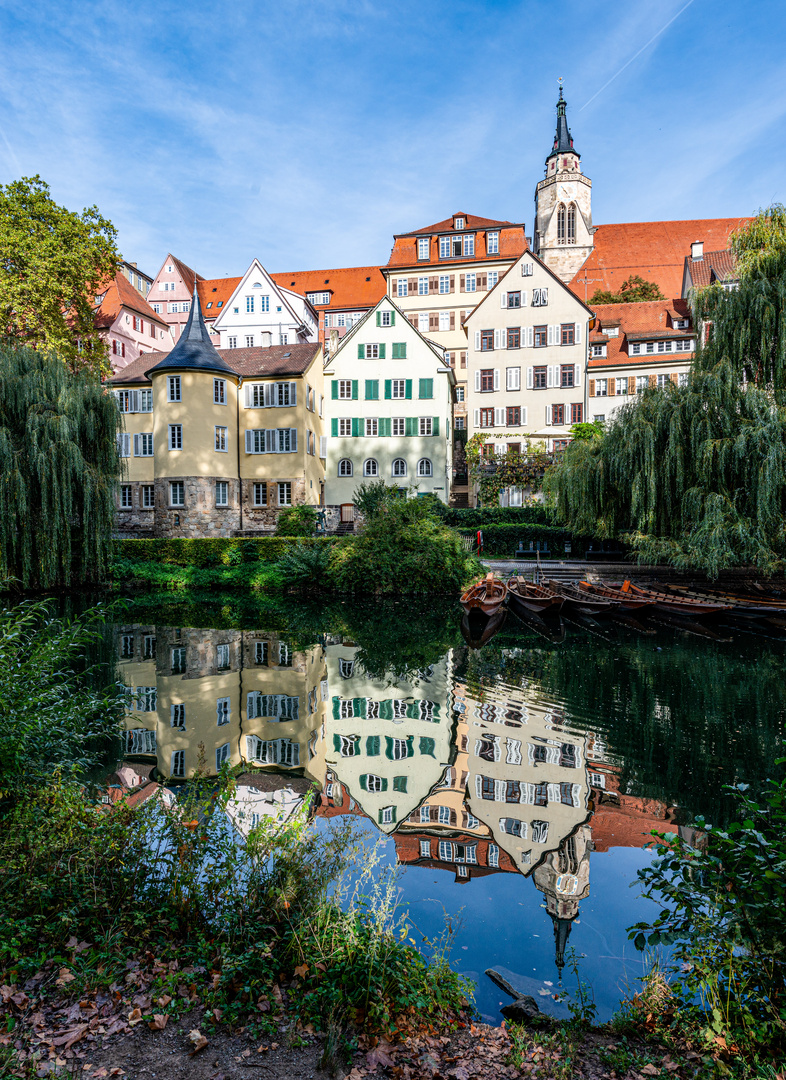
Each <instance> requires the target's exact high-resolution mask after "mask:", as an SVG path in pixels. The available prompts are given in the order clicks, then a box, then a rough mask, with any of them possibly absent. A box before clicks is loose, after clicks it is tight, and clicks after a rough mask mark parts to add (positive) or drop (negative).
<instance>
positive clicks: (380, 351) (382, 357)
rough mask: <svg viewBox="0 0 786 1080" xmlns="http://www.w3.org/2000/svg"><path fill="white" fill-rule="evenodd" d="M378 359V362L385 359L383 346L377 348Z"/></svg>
mask: <svg viewBox="0 0 786 1080" xmlns="http://www.w3.org/2000/svg"><path fill="white" fill-rule="evenodd" d="M379 358H380V360H384V359H385V346H384V345H380V347H379Z"/></svg>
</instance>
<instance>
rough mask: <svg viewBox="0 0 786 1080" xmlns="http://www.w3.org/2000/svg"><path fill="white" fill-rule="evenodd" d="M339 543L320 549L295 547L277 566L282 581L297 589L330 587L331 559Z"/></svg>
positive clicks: (322, 545) (332, 543) (321, 546)
mask: <svg viewBox="0 0 786 1080" xmlns="http://www.w3.org/2000/svg"><path fill="white" fill-rule="evenodd" d="M338 542H339V541H336V540H331V541H330V543H327V544H320V545H319V546H318V547H293V548H291V549H290V550H289V551H287V552H285V554H284V555H283V556H282V558H281V559H280V560H279V562H278V563H277V564H276V570H277V572H278V573H279V574H280V576H281V579H282V581H283V582H284V583H285V584H287V585H291V586H293V587H294V588H297V589H315V588H327V587H329V570H330V558H331V555H332V553H333V548H334V546H335V544H336V543H338Z"/></svg>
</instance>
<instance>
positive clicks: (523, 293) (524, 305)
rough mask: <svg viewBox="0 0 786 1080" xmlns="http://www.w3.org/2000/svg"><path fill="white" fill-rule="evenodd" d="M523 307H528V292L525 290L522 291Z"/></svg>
mask: <svg viewBox="0 0 786 1080" xmlns="http://www.w3.org/2000/svg"><path fill="white" fill-rule="evenodd" d="M521 306H522V307H526V306H527V292H526V290H525V289H522V290H521Z"/></svg>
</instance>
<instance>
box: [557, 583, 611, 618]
mask: <svg viewBox="0 0 786 1080" xmlns="http://www.w3.org/2000/svg"><path fill="white" fill-rule="evenodd" d="M547 585H548V587H549V588H550V589H551V590H552V591H553V592H556V593H559V595H560V596H561V597H562V599H563V601H564V603H563V605H562V611H563V613H564V614H570V613H572V612H573V613H576V614H582V615H595V616H597V615H610V614H611V613H612V612H613V611H614V610H615V608H616V607H617V605H616V604H615V603H613V602H612V601H611V600H604V599H603V597H602V596H590V594H589V593H586V592H582V591H581V589H579V588H578V587H577V586H576V585H570V584H567V583H566V582H562V581H549V582H547Z"/></svg>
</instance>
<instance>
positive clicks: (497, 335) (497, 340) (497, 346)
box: [494, 330, 499, 349]
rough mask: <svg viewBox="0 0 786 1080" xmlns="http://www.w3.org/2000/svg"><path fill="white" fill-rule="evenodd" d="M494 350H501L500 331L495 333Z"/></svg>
mask: <svg viewBox="0 0 786 1080" xmlns="http://www.w3.org/2000/svg"><path fill="white" fill-rule="evenodd" d="M494 348H495V349H498V348H499V330H495V331H494Z"/></svg>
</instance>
